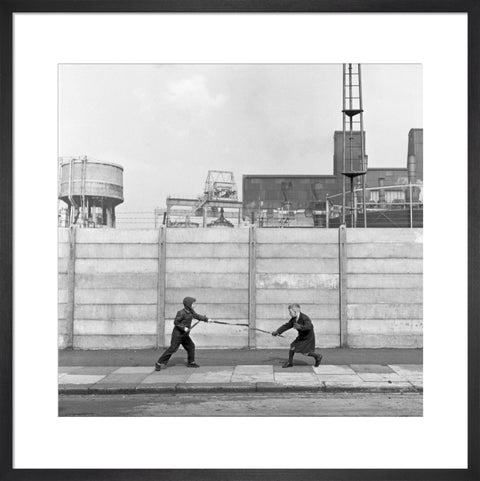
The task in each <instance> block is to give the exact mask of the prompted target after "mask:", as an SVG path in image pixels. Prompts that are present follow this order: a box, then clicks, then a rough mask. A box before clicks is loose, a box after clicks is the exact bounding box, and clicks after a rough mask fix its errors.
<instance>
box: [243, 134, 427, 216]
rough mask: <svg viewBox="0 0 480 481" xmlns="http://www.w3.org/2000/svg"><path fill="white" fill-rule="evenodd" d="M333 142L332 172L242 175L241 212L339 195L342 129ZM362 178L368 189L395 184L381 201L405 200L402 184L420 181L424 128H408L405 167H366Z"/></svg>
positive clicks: (355, 146)
mask: <svg viewBox="0 0 480 481" xmlns="http://www.w3.org/2000/svg"><path fill="white" fill-rule="evenodd" d="M353 135H354V139H353V141H352V143H351V148H352V158H354V159H355V158H356V157H358V158H359V159H360V157H361V145H360V144H361V143H360V132H354V133H353ZM333 141H334V154H333V174H332V175H244V176H243V209H244V215H245V216H247V217H249V218H252V217H255V216H256V215H258V214H257V213H258V212H259V211H260V210H267V211H269V210H272V209H291V210H301V209H306V210H308V209H312V206H315V204H320V203H322V202H325V200H326V197H327V195H328V196H332V195H335V194H340V193H341V192H342V183H343V175H342V169H343V165H342V164H343V132H342V131H335V133H334V137H333ZM364 145H366V143H365V133H364ZM348 148H350V146H349V147H348ZM365 156H366V157H367V158H368V156H367V155H365ZM360 179H361V177H357V178H356V182H357V183H360V182H361V180H360ZM365 180H366V187H367V189H368V188H379V187H384V186H385V187H388V186H397V185H398V186H399V187H398V189H395V188H390V189H385V192H384V195H385V198H384V199H383V198H382V199H381V200H382V201H384V202H386V203H387V204H388V203H394V202H399V201H404V200H405V187H404V186H405V185H406V184H408V183H409V182H412V183H416V182H420V183H421V182H422V181H423V129H411V130H410V132H409V134H408V158H407V159H406V166H405V167H396V168H371V167H369V168H368V170H367V174H366V179H365ZM381 195H382V192H379V190H372V191H367V199H366V200H367V202H369V203H376V202H379V200H380V199H379V196H381ZM340 203H341V201H340ZM313 208H315V207H313Z"/></svg>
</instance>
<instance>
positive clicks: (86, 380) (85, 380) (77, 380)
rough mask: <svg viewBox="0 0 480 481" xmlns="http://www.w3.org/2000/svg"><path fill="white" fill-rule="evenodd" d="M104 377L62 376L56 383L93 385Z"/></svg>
mask: <svg viewBox="0 0 480 481" xmlns="http://www.w3.org/2000/svg"><path fill="white" fill-rule="evenodd" d="M104 377H105V375H88V374H87V375H85V374H64V375H63V376H62V377H61V378H60V379H59V381H58V383H59V384H87V385H90V384H95V383H97V382H98V381H100V380H101V379H103V378H104Z"/></svg>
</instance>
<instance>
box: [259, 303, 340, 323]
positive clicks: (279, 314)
mask: <svg viewBox="0 0 480 481" xmlns="http://www.w3.org/2000/svg"><path fill="white" fill-rule="evenodd" d="M287 306H288V303H282V304H280V303H278V304H257V309H256V314H257V319H261V318H263V319H284V322H287V320H288V319H289V314H288V309H287ZM301 306H302V312H304V313H305V314H306V315H307V316H308V317H310V319H312V318H315V319H337V322H338V318H339V306H338V303H336V304H323V305H318V304H316V305H315V304H306V303H304V304H301Z"/></svg>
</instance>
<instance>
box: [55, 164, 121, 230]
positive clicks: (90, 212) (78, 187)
mask: <svg viewBox="0 0 480 481" xmlns="http://www.w3.org/2000/svg"><path fill="white" fill-rule="evenodd" d="M59 160H60V166H59V170H60V172H59V193H58V198H59V199H60V200H62V201H63V202H65V203H66V204H67V212H66V216H65V224H66V226H68V225H78V226H80V227H115V207H116V206H117V205H119V204H121V203H122V202H123V167H122V166H120V165H116V164H112V163H109V162H101V161H99V160H96V159H92V158H90V157H87V156H81V157H61V158H60V159H59Z"/></svg>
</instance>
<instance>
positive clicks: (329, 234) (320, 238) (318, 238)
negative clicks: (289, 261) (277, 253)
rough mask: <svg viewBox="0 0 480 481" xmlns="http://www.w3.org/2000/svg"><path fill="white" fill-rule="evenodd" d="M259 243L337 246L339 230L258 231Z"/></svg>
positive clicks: (293, 229)
mask: <svg viewBox="0 0 480 481" xmlns="http://www.w3.org/2000/svg"><path fill="white" fill-rule="evenodd" d="M257 241H258V242H259V243H263V244H284V243H290V244H291V243H293V244H295V243H307V244H308V243H310V244H319V243H323V244H336V243H337V242H338V231H337V229H302V228H298V229H295V228H288V229H257Z"/></svg>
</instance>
